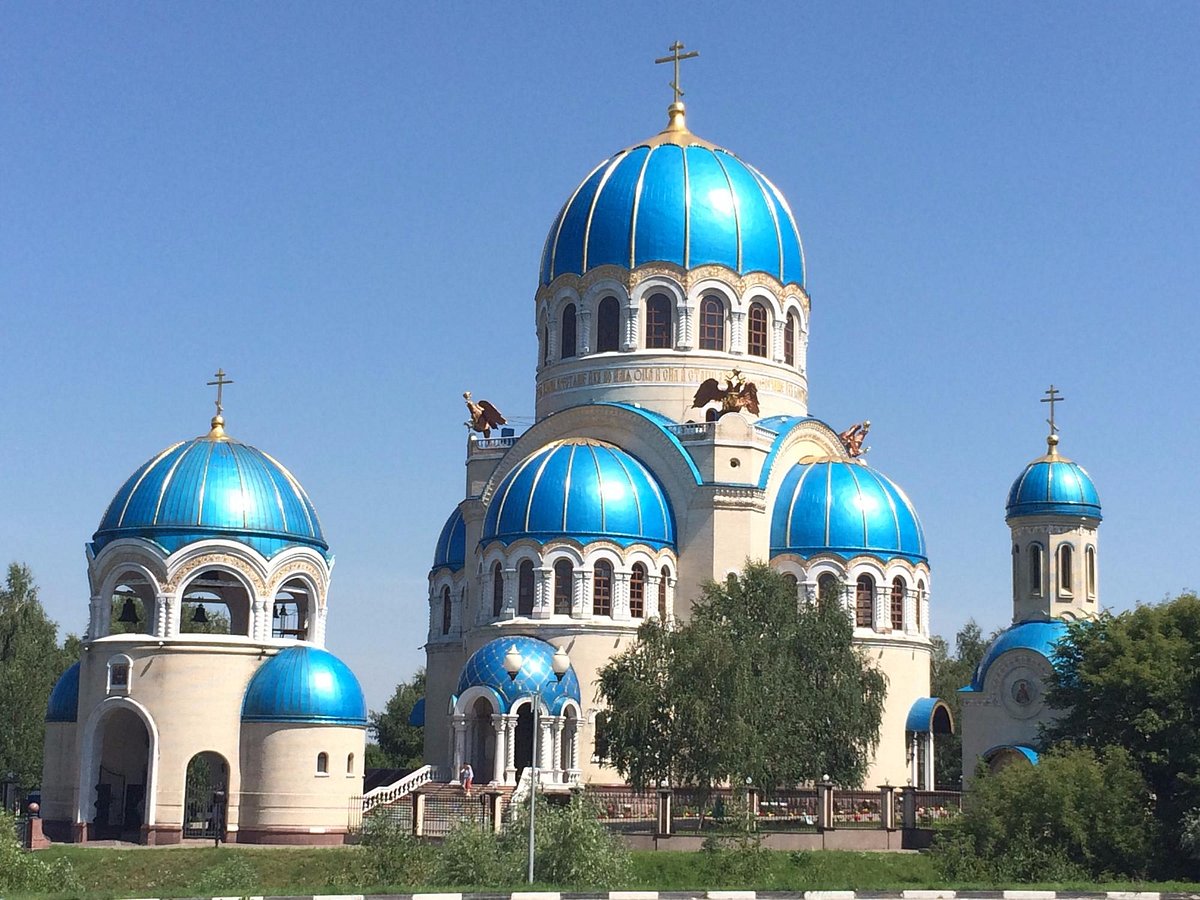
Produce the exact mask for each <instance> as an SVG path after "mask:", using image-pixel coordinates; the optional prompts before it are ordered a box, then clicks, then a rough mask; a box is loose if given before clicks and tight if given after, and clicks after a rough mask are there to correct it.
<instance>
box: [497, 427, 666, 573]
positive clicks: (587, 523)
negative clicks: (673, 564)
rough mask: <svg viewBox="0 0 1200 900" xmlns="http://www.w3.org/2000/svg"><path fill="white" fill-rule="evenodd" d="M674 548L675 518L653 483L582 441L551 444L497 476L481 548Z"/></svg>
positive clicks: (604, 449) (625, 458)
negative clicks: (534, 543)
mask: <svg viewBox="0 0 1200 900" xmlns="http://www.w3.org/2000/svg"><path fill="white" fill-rule="evenodd" d="M560 537H565V538H572V539H574V540H577V541H579V542H580V543H581V544H585V543H588V542H590V541H598V540H609V541H614V542H615V543H618V544H620V545H622V546H628V545H630V544H635V543H643V544H648V545H650V546H651V547H654V548H656V549H657V548H661V547H667V546H671V547H673V546H674V545H675V517H674V515H673V514H672V513H671V504H670V502H669V501H668V500H667V495H666V492H665V491H664V490H663V488H662V485H660V484H659V483H658V479H657V478H655V477H654V474H653V473H652V472H651V471H650V470H649V469H647V468H646V467H645V466H644V465H642V464H641V463H640V462H638V461H637V460H636V459H634V457H632V456H630V455H629V454H628V453H626V452H625V451H624V450H621V449H619V448H617V447H614V446H612V445H611V444H606V443H603V442H602V441H596V440H591V439H589V438H572V439H569V440H562V441H554V442H552V443H549V444H547V445H546V446H544V447H542V448H541V449H540V450H537V451H536V452H534V453H532V454H530V455H529V456H527V457H525V459H523V460H522V461H521V462H519V463H517V465H516V467H515V468H514V469H513V470H512V471H511V472H509V473H508V474H507V475H505V476H504V479H503V480H502V481H501V482H500V485H499V487H497V488H496V492H495V493H494V494H493V495H492V500H491V503H490V504H489V505H488V511H487V516H486V518H485V519H484V520H483V537H482V539H481V542H484V543H486V542H487V541H492V540H500V541H504V542H505V543H511V542H512V541H515V540H519V539H520V538H533V539H534V540H538V541H548V540H552V539H554V538H560Z"/></svg>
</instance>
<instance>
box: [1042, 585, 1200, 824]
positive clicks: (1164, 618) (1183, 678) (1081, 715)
mask: <svg viewBox="0 0 1200 900" xmlns="http://www.w3.org/2000/svg"><path fill="white" fill-rule="evenodd" d="M1054 664H1055V674H1054V676H1053V681H1052V686H1051V689H1050V691H1049V692H1048V695H1047V701H1048V702H1049V703H1050V705H1051V706H1053V707H1055V708H1057V709H1059V710H1061V711H1062V713H1063V714H1062V717H1061V718H1059V719H1058V720H1057V721H1056V722H1054V723H1053V724H1052V725H1051V726H1050V727H1048V728H1047V729H1046V731H1045V734H1044V737H1045V738H1046V739H1047V740H1049V741H1062V742H1067V743H1072V744H1078V745H1082V746H1086V747H1091V748H1093V749H1097V750H1098V749H1101V748H1104V747H1107V746H1112V745H1115V746H1119V747H1123V748H1124V749H1125V750H1127V751H1128V752H1129V754H1130V755H1131V756H1132V758H1133V760H1134V762H1135V763H1136V764H1137V766H1138V768H1139V769H1140V770H1141V772H1142V775H1143V776H1144V777H1145V779H1146V781H1147V783H1148V784H1149V785H1150V789H1151V790H1152V791H1153V792H1154V794H1155V796H1156V798H1157V800H1156V803H1155V814H1156V817H1157V818H1158V819H1159V821H1160V822H1161V823H1163V825H1164V826H1165V828H1166V831H1167V832H1168V833H1172V834H1176V833H1178V829H1179V823H1180V822H1181V821H1182V820H1183V817H1184V815H1185V813H1186V812H1187V811H1188V810H1191V809H1195V808H1197V807H1200V598H1198V597H1197V596H1196V594H1194V593H1186V594H1182V595H1181V596H1179V597H1177V598H1175V599H1174V600H1170V601H1168V602H1164V603H1161V604H1157V605H1153V606H1139V607H1137V608H1136V609H1133V610H1130V611H1127V612H1123V613H1121V614H1120V615H1118V616H1112V615H1104V616H1101V617H1100V618H1098V619H1094V620H1091V621H1083V622H1074V623H1071V626H1070V628H1069V629H1068V631H1067V634H1066V636H1065V637H1064V638H1063V640H1062V641H1060V642H1059V645H1058V647H1057V649H1056V652H1055V655H1054Z"/></svg>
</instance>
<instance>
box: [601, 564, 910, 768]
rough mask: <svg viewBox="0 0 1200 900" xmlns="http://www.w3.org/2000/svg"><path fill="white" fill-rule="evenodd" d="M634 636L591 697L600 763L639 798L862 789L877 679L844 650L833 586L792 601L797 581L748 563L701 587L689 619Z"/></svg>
mask: <svg viewBox="0 0 1200 900" xmlns="http://www.w3.org/2000/svg"><path fill="white" fill-rule="evenodd" d="M638 634H639V640H638V642H637V643H635V644H634V645H633V646H631V647H630V648H629V649H627V650H626V651H625V652H624V653H622V654H620V655H619V656H617V657H615V658H613V659H612V660H611V661H610V662H609V663H608V664H607V665H606V666H605V667H604V668H603V669H602V670H601V671H600V674H599V678H598V692H599V696H600V698H601V699H602V700H603V701H604V703H605V705H606V706H607V708H608V709H607V716H606V720H605V721H606V727H605V735H604V737H605V739H606V742H607V746H608V757H609V760H610V762H611V763H612V764H613V765H614V766H615V767H616V768H617V770H618V771H619V772H620V773H621V774H622V776H623V777H625V778H628V779H629V781H630V782H631V783H632V784H634V785H635V786H636V787H638V788H639V789H644V788H646V787H648V786H650V785H653V784H654V783H656V782H658V781H660V780H662V779H668V780H670V781H671V782H672V783H675V784H688V785H696V786H699V787H711V786H713V785H716V784H718V783H721V782H727V781H728V782H734V783H741V782H742V781H743V780H744V779H746V778H749V779H751V781H753V783H755V784H757V785H759V786H762V787H764V788H768V789H770V788H774V787H781V786H785V785H790V784H796V783H798V782H804V781H815V780H818V779H820V778H821V777H822V776H823V775H829V776H830V777H831V778H832V779H834V780H835V781H837V782H838V783H840V784H846V785H855V784H859V783H860V782H861V781H862V779H863V777H864V776H865V774H866V768H867V762H868V759H869V757H870V754H871V752H872V751H873V749H874V747H875V745H876V744H877V743H878V741H879V723H880V718H881V716H882V711H883V701H884V697H885V694H886V692H887V682H886V678H885V677H884V675H883V674H882V673H881V672H880V671H879V670H878V669H876V668H875V667H874V666H873V665H872V664H871V662H870V661H869V660H867V659H866V657H864V656H863V655H862V654H861V653H860V652H859V651H858V650H857V649H856V648H855V647H854V646H853V644H852V642H851V638H852V636H853V628H852V625H851V623H850V620H849V618H848V617H847V616H846V612H845V609H844V608H843V606H842V604H841V602H840V596H839V595H838V594H837V593H836V591H831V592H830V594H829V596H825V597H822V598H820V599H819V600H818V601H817V602H816V603H813V604H804V603H801V604H798V603H797V602H796V589H795V585H794V584H792V583H791V582H789V581H788V580H786V579H785V578H784V577H783V576H782V575H780V574H779V573H778V572H776V571H774V570H773V569H771V568H770V567H769V566H767V565H766V564H764V563H753V562H748V563H747V564H746V566H745V568H744V569H743V570H742V572H741V574H740V575H731V576H730V577H729V578H728V579H727V580H726V581H725V582H724V583H723V584H718V583H716V582H709V583H708V584H707V585H706V586H705V588H704V593H703V596H702V597H701V599H700V600H699V601H698V602H697V603H696V604H695V605H694V606H693V607H692V615H691V618H690V620H689V621H688V622H687V623H685V624H682V625H680V626H679V627H678V628H677V629H676V630H674V631H665V630H664V629H663V628H661V627H660V626H659V625H658V624H657V623H655V622H647V623H646V624H645V625H643V626H642V629H641V630H640V631H639V632H638Z"/></svg>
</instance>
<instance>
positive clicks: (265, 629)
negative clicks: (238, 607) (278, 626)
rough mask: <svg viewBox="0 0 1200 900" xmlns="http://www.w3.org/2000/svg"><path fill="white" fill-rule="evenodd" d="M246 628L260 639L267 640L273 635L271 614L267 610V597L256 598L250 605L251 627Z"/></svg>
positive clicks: (255, 637)
mask: <svg viewBox="0 0 1200 900" xmlns="http://www.w3.org/2000/svg"><path fill="white" fill-rule="evenodd" d="M246 630H247V631H249V632H250V636H251V637H252V638H254V639H255V640H258V641H265V640H266V639H267V638H269V637H270V636H271V616H270V614H269V613H268V612H267V601H266V598H265V597H255V598H254V602H253V603H252V604H251V606H250V627H249V628H248V629H246Z"/></svg>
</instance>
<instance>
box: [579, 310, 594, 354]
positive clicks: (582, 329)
mask: <svg viewBox="0 0 1200 900" xmlns="http://www.w3.org/2000/svg"><path fill="white" fill-rule="evenodd" d="M591 352H592V311H591V310H590V309H588V308H587V307H586V306H584V305H583V303H582V302H580V304H579V354H578V355H579V356H587V355H588V354H589V353H591Z"/></svg>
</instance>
